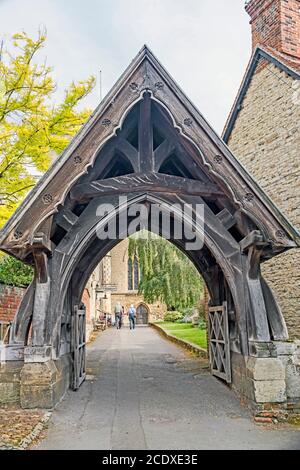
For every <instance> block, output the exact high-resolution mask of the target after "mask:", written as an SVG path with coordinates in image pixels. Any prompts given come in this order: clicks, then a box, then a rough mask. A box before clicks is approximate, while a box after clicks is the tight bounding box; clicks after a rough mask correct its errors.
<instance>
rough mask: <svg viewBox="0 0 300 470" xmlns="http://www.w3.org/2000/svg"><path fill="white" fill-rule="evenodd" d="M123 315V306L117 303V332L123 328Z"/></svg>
mask: <svg viewBox="0 0 300 470" xmlns="http://www.w3.org/2000/svg"><path fill="white" fill-rule="evenodd" d="M122 314H123V308H122V305H121V303H120V302H117V303H116V306H115V322H116V327H117V330H120V329H121V326H122Z"/></svg>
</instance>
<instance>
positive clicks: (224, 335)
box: [208, 302, 231, 383]
mask: <svg viewBox="0 0 300 470" xmlns="http://www.w3.org/2000/svg"><path fill="white" fill-rule="evenodd" d="M208 331H209V360H210V368H211V373H212V374H213V375H215V376H217V377H220V378H221V379H223V380H226V382H227V383H231V363H230V341H229V328H228V311H227V302H223V305H221V306H219V307H210V308H209V311H208Z"/></svg>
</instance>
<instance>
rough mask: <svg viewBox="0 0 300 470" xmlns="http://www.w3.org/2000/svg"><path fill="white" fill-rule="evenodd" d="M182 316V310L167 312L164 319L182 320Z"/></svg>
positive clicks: (173, 321) (170, 320) (171, 320)
mask: <svg viewBox="0 0 300 470" xmlns="http://www.w3.org/2000/svg"><path fill="white" fill-rule="evenodd" d="M182 317H183V315H182V313H180V312H167V313H166V314H165V316H164V321H169V322H172V323H175V322H177V321H178V320H182Z"/></svg>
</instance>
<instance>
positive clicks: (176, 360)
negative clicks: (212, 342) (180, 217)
mask: <svg viewBox="0 0 300 470" xmlns="http://www.w3.org/2000/svg"><path fill="white" fill-rule="evenodd" d="M88 366H89V376H88V380H87V381H86V382H85V383H84V384H83V385H82V386H81V388H80V390H79V391H78V392H70V393H68V395H67V396H66V398H65V399H64V400H63V401H62V403H61V404H60V405H59V406H58V407H57V409H56V410H55V412H54V413H53V417H52V420H51V424H50V427H49V430H48V431H47V435H46V438H45V440H44V441H43V442H42V443H41V444H40V445H39V446H38V448H40V449H150V450H158V449H215V448H216V449H300V431H299V430H294V429H291V430H290V429H279V430H273V429H267V428H265V427H261V426H258V425H255V424H254V423H253V421H252V420H251V418H250V416H249V414H248V412H247V410H246V409H244V408H242V407H241V406H240V404H239V401H238V400H237V398H236V397H235V395H234V393H233V392H231V391H230V390H229V389H228V388H227V387H226V386H225V385H223V383H221V382H219V381H218V380H216V379H215V378H213V377H211V376H210V375H209V373H208V372H207V370H205V369H204V368H203V367H204V364H203V361H202V362H201V361H200V360H198V359H195V358H193V357H191V356H190V355H188V354H187V353H185V352H184V351H182V350H181V349H180V348H178V347H177V346H175V345H174V344H171V343H169V342H168V341H167V340H165V339H162V338H161V337H160V336H159V334H158V333H157V332H156V331H153V330H152V329H151V328H148V327H139V328H137V329H136V330H135V331H134V332H133V331H130V330H128V329H122V330H121V331H116V330H115V329H109V330H108V331H106V332H104V333H102V334H100V336H99V337H98V338H97V339H96V341H95V342H94V343H93V345H92V346H91V347H89V352H88Z"/></svg>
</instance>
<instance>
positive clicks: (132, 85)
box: [129, 82, 139, 92]
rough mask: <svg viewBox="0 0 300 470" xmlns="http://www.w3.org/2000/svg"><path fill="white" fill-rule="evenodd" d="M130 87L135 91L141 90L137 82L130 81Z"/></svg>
mask: <svg viewBox="0 0 300 470" xmlns="http://www.w3.org/2000/svg"><path fill="white" fill-rule="evenodd" d="M129 88H130V90H131V91H134V92H138V90H139V86H138V84H137V83H136V82H132V83H130V85H129Z"/></svg>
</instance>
